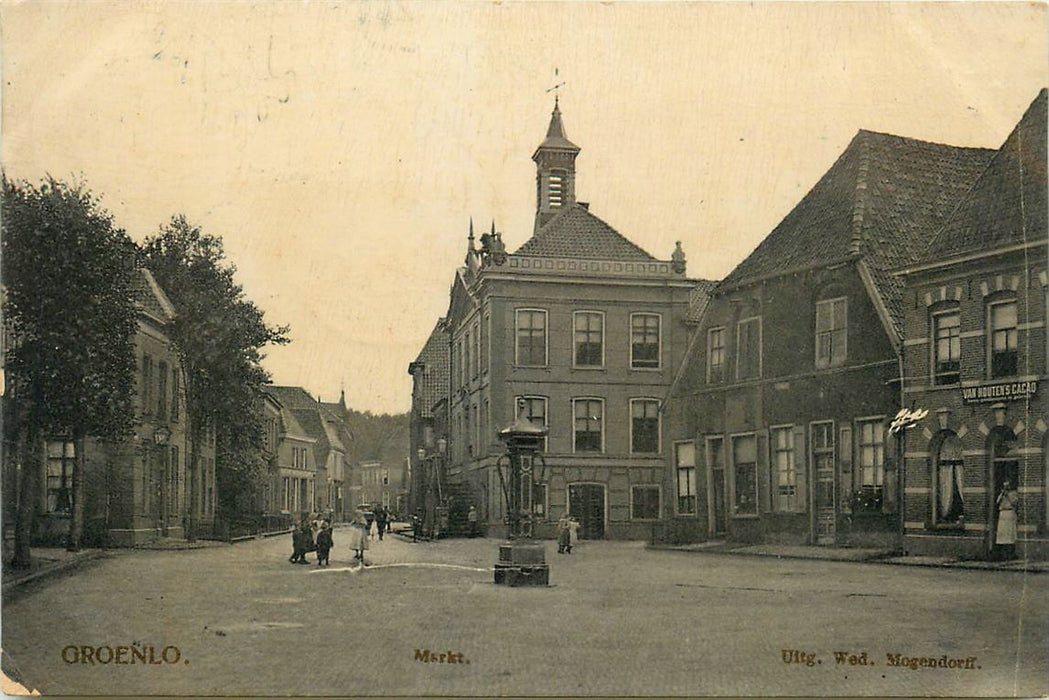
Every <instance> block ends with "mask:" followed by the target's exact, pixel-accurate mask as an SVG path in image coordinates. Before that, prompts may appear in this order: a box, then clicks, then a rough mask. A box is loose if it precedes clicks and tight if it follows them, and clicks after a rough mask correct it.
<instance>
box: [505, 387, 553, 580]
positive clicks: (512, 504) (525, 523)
mask: <svg viewBox="0 0 1049 700" xmlns="http://www.w3.org/2000/svg"><path fill="white" fill-rule="evenodd" d="M523 404H524V402H523V401H522V402H519V403H518V406H517V415H516V417H515V418H514V422H513V423H511V424H510V425H509V426H507V427H506V428H503V429H502V430H500V431H499V439H500V440H501V441H503V442H504V443H506V454H504V455H503V456H502V457H500V458H499V463H498V464H497V465H496V468H497V469H498V470H499V480H500V483H501V485H502V489H503V497H504V500H505V503H506V525H507V533H506V534H507V541H506V542H504V543H502V544H500V545H499V560H498V562H497V563H496V565H495V582H496V583H497V584H504V585H508V586H546V585H548V584H549V583H550V567H549V566H548V565H547V563H546V547H545V546H544V544H543V543H542V542H537V541H536V540H534V539H533V538H534V536H535V499H534V495H535V487H536V485H537V484H540V483H542V482H543V480H544V477H545V471H546V464H545V462H544V461H543V457H542V454H540V452H541V448H542V444H543V437H544V436H545V435H546V428H541V427H538V426H536V425H534V424H533V423H532V422H531V421H530V420H528V419H527V418H525V417H524V416H523V415H522V409H523V408H524V405H523Z"/></svg>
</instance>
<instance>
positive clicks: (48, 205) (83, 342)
mask: <svg viewBox="0 0 1049 700" xmlns="http://www.w3.org/2000/svg"><path fill="white" fill-rule="evenodd" d="M0 241H2V256H3V271H2V280H3V288H4V301H3V311H4V319H5V324H6V325H5V331H6V332H7V333H8V334H9V335H8V337H7V342H6V343H5V345H6V346H7V347H6V357H5V371H6V373H7V376H6V379H7V383H8V385H9V387H10V392H9V397H10V398H11V399H12V400H11V401H10V402H9V403H8V409H9V410H8V411H7V413H6V415H5V422H6V423H7V424H8V430H9V434H12V433H13V434H14V435H15V436H16V443H17V444H18V445H19V446H20V452H21V454H19V455H18V459H19V460H20V462H21V464H22V466H23V469H22V480H21V481H22V483H21V486H20V488H19V505H18V514H17V517H16V523H15V557H14V562H13V563H14V565H15V566H18V567H27V566H29V565H30V549H29V538H30V536H31V533H32V524H33V518H34V516H35V505H34V504H35V501H36V497H37V491H38V488H39V475H40V471H39V469H38V468H37V465H39V464H40V460H41V457H42V454H43V450H42V442H43V441H44V440H46V439H48V438H62V439H63V440H70V441H73V442H74V443H76V445H77V457H76V461H75V463H74V466H73V472H72V483H71V484H68V485H67V489H68V490H67V491H66V493H67V494H70V495H71V502H70V503H69V505H70V506H71V507H72V514H73V517H72V518H71V519H70V530H69V538H68V541H67V545H68V547H69V548H70V549H78V548H79V546H80V538H81V534H82V532H83V514H84V502H83V501H84V489H83V479H84V474H83V471H84V450H83V445H84V439H85V438H86V437H87V436H91V437H95V438H103V439H111V440H115V439H119V438H121V437H124V436H126V435H127V434H129V433H130V430H131V426H132V420H133V413H132V403H131V397H132V391H133V389H134V377H135V367H136V364H135V353H134V333H135V329H136V324H137V319H136V311H135V302H134V289H135V287H134V284H135V279H136V275H137V274H138V273H137V271H136V268H135V247H134V244H133V243H132V242H131V239H130V238H128V236H127V234H126V233H125V232H124V231H123V230H121V229H118V228H116V227H115V226H114V225H113V220H112V217H111V216H110V215H109V213H107V212H106V211H104V210H103V209H102V207H101V206H100V205H99V202H98V200H97V199H96V198H95V197H94V195H92V194H91V192H90V191H88V190H87V189H86V188H85V187H84V186H83V185H68V184H66V183H63V182H59V181H56V180H54V179H52V178H48V179H46V180H44V181H43V182H41V183H40V184H39V185H32V184H30V183H28V182H24V181H22V182H19V181H13V180H9V179H8V178H7V177H6V176H5V177H4V178H3V226H2V230H0Z"/></svg>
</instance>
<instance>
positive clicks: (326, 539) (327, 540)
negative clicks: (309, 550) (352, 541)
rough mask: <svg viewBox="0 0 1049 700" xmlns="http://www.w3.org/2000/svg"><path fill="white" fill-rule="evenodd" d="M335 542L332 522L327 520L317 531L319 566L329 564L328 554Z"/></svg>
mask: <svg viewBox="0 0 1049 700" xmlns="http://www.w3.org/2000/svg"><path fill="white" fill-rule="evenodd" d="M334 544H335V543H334V542H333V540H332V537H331V523H330V522H328V521H327V520H325V521H324V522H323V523H321V529H320V531H319V532H318V533H317V566H328V555H329V554H330V553H331V548H332V546H333V545H334Z"/></svg>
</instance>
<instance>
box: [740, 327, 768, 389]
mask: <svg viewBox="0 0 1049 700" xmlns="http://www.w3.org/2000/svg"><path fill="white" fill-rule="evenodd" d="M754 321H757V324H758V349H757V352H758V373H757V375H756V376H754V377H741V376H740V372H739V370H740V365H739V361H740V358H742V357H743V353H742V352H741V351H740V347H741V344H740V331H741V330H742V328H743V325H744V324H747V323H753V322H754ZM763 341H764V329H763V327H762V322H761V316H747V317H746V318H741V319H739V320H738V321H737V322H736V380H737V381H752V380H755V379H761V377H762V375H763V374H764V367H763V361H764V354H765V353H764V352H763V351H762V350H763V348H762V346H763V345H764V342H763Z"/></svg>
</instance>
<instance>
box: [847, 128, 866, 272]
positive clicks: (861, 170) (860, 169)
mask: <svg viewBox="0 0 1049 700" xmlns="http://www.w3.org/2000/svg"><path fill="white" fill-rule="evenodd" d="M861 133H862V129H861ZM856 138H857V139H858V138H859V134H857V135H856ZM858 146H859V149H860V153H859V163H857V165H856V187H855V189H854V190H853V191H854V194H855V197H854V198H853V201H852V232H851V236H850V238H849V253H851V254H852V255H859V254H860V243H861V242H862V240H863V215H864V213H865V210H866V207H867V175H868V174H869V172H870V164H871V145H870V140H869V139H868V138H866V137H864V138H863V139H861V140H860V141H859V144H858Z"/></svg>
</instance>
